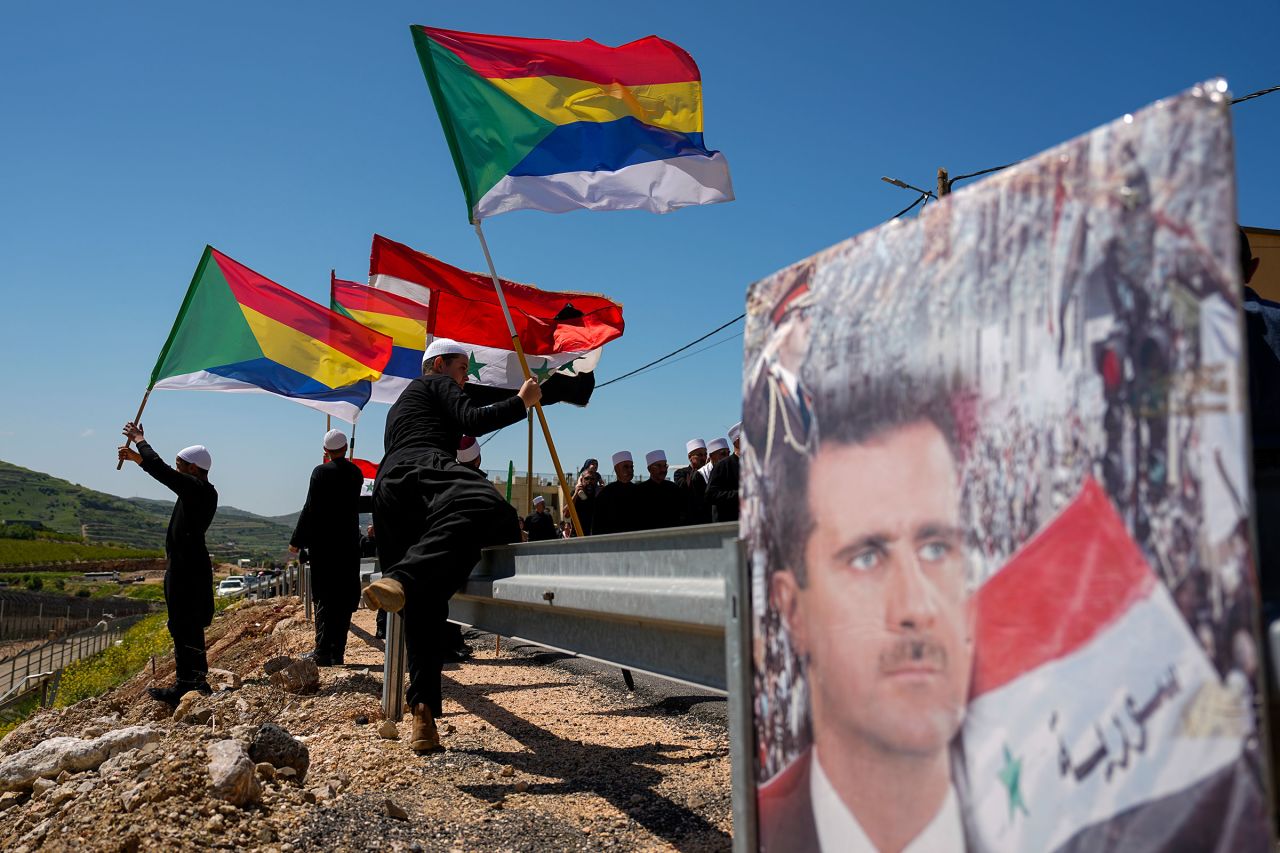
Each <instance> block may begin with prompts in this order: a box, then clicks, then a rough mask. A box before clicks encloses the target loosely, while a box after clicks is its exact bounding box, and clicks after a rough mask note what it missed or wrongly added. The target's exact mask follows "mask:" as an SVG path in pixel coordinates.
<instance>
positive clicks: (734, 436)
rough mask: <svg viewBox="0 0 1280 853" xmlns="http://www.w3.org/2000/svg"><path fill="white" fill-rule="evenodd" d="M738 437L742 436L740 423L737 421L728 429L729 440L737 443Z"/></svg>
mask: <svg viewBox="0 0 1280 853" xmlns="http://www.w3.org/2000/svg"><path fill="white" fill-rule="evenodd" d="M740 435H742V421H738V422H737V423H736V424H734V425H733V426H731V427H729V440H730V441H737V440H738V436H740Z"/></svg>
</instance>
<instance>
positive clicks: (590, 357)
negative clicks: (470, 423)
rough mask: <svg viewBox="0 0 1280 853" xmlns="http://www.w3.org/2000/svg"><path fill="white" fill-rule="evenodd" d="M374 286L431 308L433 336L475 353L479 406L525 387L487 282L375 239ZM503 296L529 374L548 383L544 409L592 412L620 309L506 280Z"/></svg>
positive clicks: (590, 297) (602, 300)
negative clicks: (565, 405) (598, 372)
mask: <svg viewBox="0 0 1280 853" xmlns="http://www.w3.org/2000/svg"><path fill="white" fill-rule="evenodd" d="M369 284H370V285H371V286H372V287H374V288H376V289H377V290H378V291H383V292H386V293H388V294H392V295H394V296H397V297H401V298H403V299H406V300H409V301H412V302H415V303H418V304H419V305H424V306H428V315H427V316H428V320H427V323H428V330H429V333H430V334H432V335H434V336H436V337H442V338H452V339H453V340H455V341H458V342H459V343H462V344H466V345H467V346H468V347H470V348H471V352H470V353H469V355H468V381H467V388H468V392H467V393H468V394H469V395H471V396H472V397H473V399H476V400H477V401H478V402H489V401H492V400H494V399H498V398H501V397H507V396H510V395H511V393H512V392H514V391H515V390H516V389H518V388H519V387H520V383H521V382H523V381H524V374H523V372H522V371H521V369H520V362H519V359H518V358H517V356H516V353H515V350H514V349H513V348H512V343H511V334H510V332H509V331H508V330H507V323H506V320H505V319H504V318H503V316H502V308H501V306H500V305H499V304H498V297H497V294H496V293H495V292H494V289H493V281H492V279H490V278H489V277H488V276H485V275H481V274H478V273H472V272H467V271H465V270H461V269H458V268H457V267H454V266H450V265H449V264H446V263H444V262H443V261H440V260H439V259H437V258H433V257H432V256H430V255H427V254H425V253H423V252H418V251H415V250H414V249H411V248H409V247H408V246H405V245H403V244H401V243H397V242H395V241H394V240H388V239H387V238H386V237H382V236H378V235H375V236H374V238H373V248H372V251H371V253H370V260H369ZM502 288H503V293H504V294H505V295H506V298H507V304H508V306H509V307H510V309H511V317H512V321H513V322H514V323H515V327H516V332H517V333H518V334H519V336H520V343H521V346H523V347H524V352H525V357H526V358H527V360H528V362H529V369H530V370H531V371H532V372H533V374H534V376H535V377H536V378H537V379H538V380H539V381H540V382H542V383H543V400H542V402H543V404H544V405H549V404H551V403H555V402H570V403H574V404H576V405H586V403H587V401H588V400H589V399H590V398H591V392H592V391H593V390H594V389H595V372H594V371H595V368H596V365H597V364H598V363H599V360H600V348H601V347H603V346H604V345H605V344H606V343H607V342H609V341H612V340H614V339H616V338H618V337H621V335H622V332H623V328H624V324H623V319H622V306H621V305H619V304H618V303H617V302H614V301H613V300H611V299H608V298H606V297H604V296H599V295H597V294H591V293H577V292H572V291H551V290H540V289H538V288H536V287H531V286H529V285H527V284H517V283H515V282H509V281H505V280H504V281H503V283H502ZM424 348H425V347H424Z"/></svg>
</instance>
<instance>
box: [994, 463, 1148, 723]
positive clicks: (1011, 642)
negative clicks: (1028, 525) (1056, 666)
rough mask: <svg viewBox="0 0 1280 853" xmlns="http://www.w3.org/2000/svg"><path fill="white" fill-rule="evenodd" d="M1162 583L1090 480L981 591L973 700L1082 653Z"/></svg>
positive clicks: (1105, 495)
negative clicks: (1045, 665) (1021, 676)
mask: <svg viewBox="0 0 1280 853" xmlns="http://www.w3.org/2000/svg"><path fill="white" fill-rule="evenodd" d="M1156 583H1157V581H1156V576H1155V574H1154V573H1153V572H1152V571H1151V567H1150V566H1148V565H1147V561H1146V560H1145V559H1144V558H1143V556H1142V552H1141V551H1140V550H1139V548H1138V546H1137V544H1136V543H1135V542H1134V541H1133V539H1132V538H1131V537H1130V536H1129V531H1128V530H1127V529H1125V526H1124V521H1123V520H1122V519H1121V518H1120V516H1119V514H1118V513H1117V512H1116V510H1115V508H1114V507H1113V506H1112V505H1111V501H1110V499H1108V497H1107V494H1106V492H1104V491H1103V489H1102V487H1101V486H1099V485H1098V483H1097V482H1096V481H1094V480H1093V479H1092V478H1090V479H1087V480H1086V481H1085V483H1084V486H1083V488H1081V490H1080V494H1079V495H1077V496H1076V499H1075V500H1074V501H1072V502H1071V504H1070V506H1068V507H1067V508H1066V509H1065V510H1063V511H1062V513H1061V514H1060V515H1059V516H1058V517H1057V518H1056V519H1054V520H1053V522H1051V523H1050V524H1049V526H1048V527H1046V528H1045V529H1044V530H1042V531H1040V533H1038V534H1037V535H1036V536H1035V537H1034V538H1033V539H1032V540H1031V541H1030V542H1028V543H1027V544H1026V545H1024V546H1023V547H1022V548H1021V549H1020V550H1019V551H1018V552H1017V553H1016V554H1014V555H1013V557H1012V558H1011V559H1010V560H1009V563H1008V564H1007V565H1006V566H1005V567H1004V569H1003V570H1001V571H1000V572H998V573H997V574H996V575H994V576H993V577H992V578H991V579H990V580H988V581H987V582H986V583H985V584H983V586H982V588H981V589H980V590H978V593H977V595H976V597H975V598H976V610H977V617H976V620H977V628H976V636H975V639H974V643H975V645H974V651H975V655H974V669H973V685H972V690H971V694H970V699H971V700H972V699H976V698H977V697H978V696H980V695H982V694H983V693H987V692H990V691H992V690H995V689H996V688H998V687H1001V686H1002V685H1004V684H1007V683H1008V682H1010V681H1012V680H1013V679H1015V678H1017V677H1019V676H1020V675H1023V674H1024V673H1027V672H1030V671H1031V670H1033V669H1035V668H1036V667H1039V666H1041V665H1043V664H1046V663H1049V662H1050V661H1054V660H1058V659H1059V658H1063V657H1066V656H1067V655H1070V654H1071V653H1073V652H1075V651H1076V650H1078V649H1080V648H1081V647H1082V646H1084V645H1085V644H1087V643H1088V642H1089V641H1090V640H1092V639H1093V638H1094V637H1096V636H1097V635H1098V634H1099V633H1101V632H1102V631H1103V630H1105V629H1106V628H1107V627H1108V626H1110V625H1111V624H1112V623H1114V622H1116V621H1117V620H1118V619H1120V618H1121V617H1122V616H1123V615H1124V614H1125V612H1127V611H1128V610H1129V608H1130V607H1131V606H1133V604H1134V603H1135V602H1137V601H1140V600H1141V599H1143V598H1146V597H1147V596H1148V595H1149V594H1150V593H1151V590H1152V588H1153V586H1154V585H1155V584H1156Z"/></svg>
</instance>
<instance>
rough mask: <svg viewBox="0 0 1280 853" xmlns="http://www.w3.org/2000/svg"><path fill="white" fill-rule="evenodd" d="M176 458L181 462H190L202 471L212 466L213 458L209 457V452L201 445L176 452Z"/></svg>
mask: <svg viewBox="0 0 1280 853" xmlns="http://www.w3.org/2000/svg"><path fill="white" fill-rule="evenodd" d="M178 458H179V459H181V460H182V461H183V462H190V463H191V464H192V465H194V466H196V467H197V468H199V469H200V470H202V471H208V470H209V466H210V465H212V464H213V457H212V456H210V455H209V451H208V450H206V449H205V446H204V445H203V444H193V445H191V446H190V447H184V448H182V449H181V450H179V451H178Z"/></svg>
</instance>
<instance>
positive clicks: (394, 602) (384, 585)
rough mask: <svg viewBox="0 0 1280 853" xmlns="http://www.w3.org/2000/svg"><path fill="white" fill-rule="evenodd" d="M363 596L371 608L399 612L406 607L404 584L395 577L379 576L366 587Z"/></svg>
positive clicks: (366, 604)
mask: <svg viewBox="0 0 1280 853" xmlns="http://www.w3.org/2000/svg"><path fill="white" fill-rule="evenodd" d="M363 596H364V603H365V606H367V607H368V608H369V609H370V610H385V611H387V612H388V613H399V612H400V610H401V609H402V608H403V607H404V586H403V585H402V584H401V583H400V581H398V580H395V579H393V578H379V579H378V580H376V581H374V582H373V583H371V584H369V585H368V586H366V587H365V588H364V593H363Z"/></svg>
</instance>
